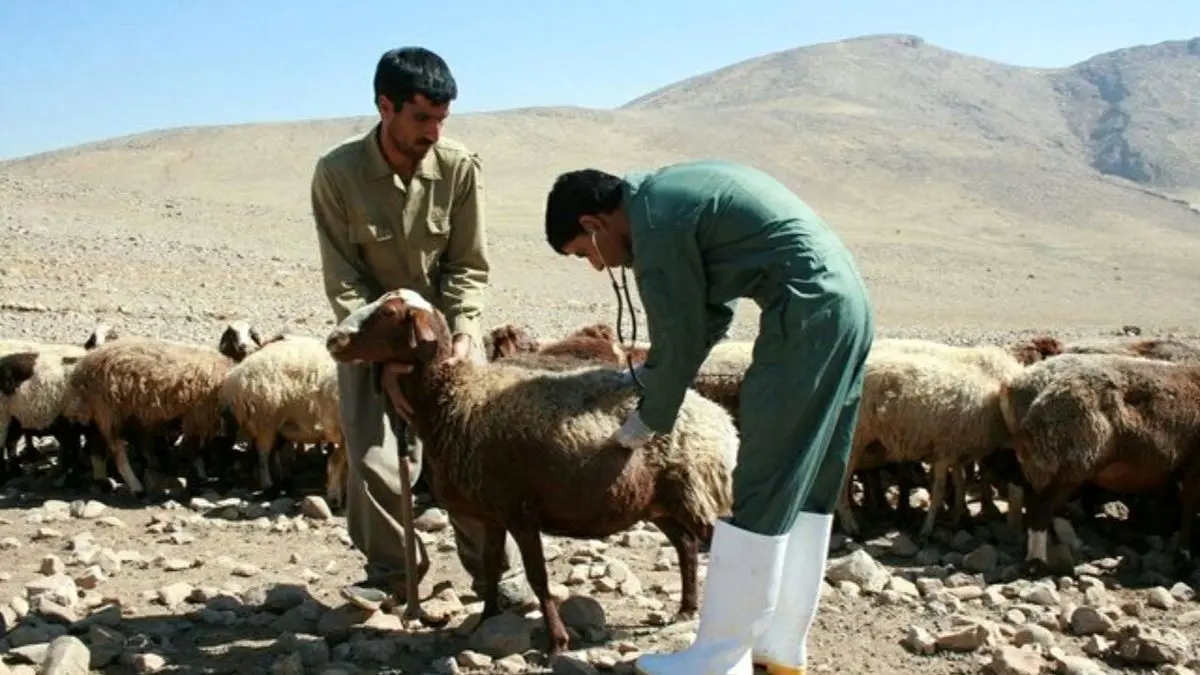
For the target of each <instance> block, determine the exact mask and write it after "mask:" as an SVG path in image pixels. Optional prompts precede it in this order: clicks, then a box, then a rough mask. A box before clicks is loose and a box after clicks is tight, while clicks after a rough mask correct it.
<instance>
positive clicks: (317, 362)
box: [221, 336, 341, 442]
mask: <svg viewBox="0 0 1200 675" xmlns="http://www.w3.org/2000/svg"><path fill="white" fill-rule="evenodd" d="M221 402H222V405H226V406H228V407H229V408H230V410H231V411H232V412H233V414H234V417H235V418H236V419H237V421H238V424H239V425H241V426H242V427H243V428H244V429H246V430H247V431H248V432H249V433H250V434H251V435H257V434H260V433H265V432H272V433H273V432H275V431H280V432H282V433H284V435H285V436H286V437H287V438H289V440H295V441H300V442H317V441H318V440H324V437H325V434H322V433H318V432H319V431H321V430H322V429H324V430H325V431H327V432H328V433H330V434H338V433H340V426H341V425H340V422H339V421H338V389H337V363H336V362H335V361H334V360H333V359H332V358H331V357H330V356H329V353H328V352H327V351H326V350H325V347H324V345H322V344H321V343H320V342H319V341H318V340H316V339H314V338H310V337H302V336H296V337H292V338H289V339H288V340H284V341H281V342H278V343H275V344H272V345H271V347H270V349H260V350H258V351H256V352H254V353H253V354H251V355H250V356H248V357H246V358H245V359H244V360H243V361H242V362H241V363H239V364H237V365H235V366H233V367H232V368H230V370H229V373H228V375H227V376H226V377H225V381H224V383H223V384H222V386H221ZM331 427H332V428H331ZM318 436H319V437H320V438H318ZM314 438H316V439H317V440H311V441H309V440H308V439H314Z"/></svg>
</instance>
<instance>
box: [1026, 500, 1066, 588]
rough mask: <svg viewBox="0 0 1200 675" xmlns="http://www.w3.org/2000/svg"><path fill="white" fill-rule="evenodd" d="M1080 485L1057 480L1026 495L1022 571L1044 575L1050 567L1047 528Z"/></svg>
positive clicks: (1033, 574) (1048, 529) (1034, 574)
mask: <svg viewBox="0 0 1200 675" xmlns="http://www.w3.org/2000/svg"><path fill="white" fill-rule="evenodd" d="M1078 488H1079V484H1078V483H1073V482H1068V481H1065V480H1062V479H1056V480H1053V481H1051V482H1050V484H1049V485H1047V486H1046V487H1045V488H1044V489H1042V490H1039V491H1037V492H1035V493H1033V494H1032V495H1030V497H1029V500H1028V502H1029V516H1028V521H1029V522H1028V524H1027V527H1028V529H1027V535H1026V544H1025V563H1024V565H1023V568H1024V572H1025V573H1026V575H1028V576H1044V575H1045V574H1047V573H1049V571H1050V569H1049V566H1050V529H1051V527H1050V526H1051V523H1052V521H1053V520H1054V514H1055V513H1057V512H1058V511H1059V510H1060V509H1061V508H1062V507H1063V505H1065V504H1066V503H1067V500H1068V499H1069V498H1070V497H1071V495H1072V494H1073V493H1074V492H1075V491H1076V490H1077V489H1078Z"/></svg>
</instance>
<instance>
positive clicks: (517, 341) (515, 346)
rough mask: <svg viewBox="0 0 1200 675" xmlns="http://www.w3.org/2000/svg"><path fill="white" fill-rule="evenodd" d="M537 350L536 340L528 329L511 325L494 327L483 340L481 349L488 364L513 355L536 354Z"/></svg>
mask: <svg viewBox="0 0 1200 675" xmlns="http://www.w3.org/2000/svg"><path fill="white" fill-rule="evenodd" d="M537 348H538V343H537V339H536V338H535V337H534V336H533V333H532V332H531V331H530V330H529V329H527V328H522V327H520V326H516V325H513V324H511V323H506V324H504V325H502V326H496V327H495V328H493V329H492V330H491V331H489V332H488V334H487V335H485V336H484V338H483V349H484V352H485V356H486V357H487V360H488V361H489V362H490V361H495V360H497V359H502V358H504V357H507V356H512V355H513V354H525V353H532V352H536V351H537Z"/></svg>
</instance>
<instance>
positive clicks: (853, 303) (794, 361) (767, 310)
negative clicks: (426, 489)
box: [623, 161, 874, 675]
mask: <svg viewBox="0 0 1200 675" xmlns="http://www.w3.org/2000/svg"><path fill="white" fill-rule="evenodd" d="M624 181H625V185H624V186H623V189H624V190H625V192H624V194H623V204H624V205H625V211H626V213H627V215H628V218H629V230H630V237H631V239H632V248H633V252H632V253H633V255H632V258H633V260H632V263H631V265H632V267H633V272H634V276H635V278H636V280H637V284H638V290H639V292H640V295H641V298H642V305H643V307H644V308H645V311H646V317H647V321H648V323H649V329H650V330H649V332H650V351H649V354H648V356H647V360H646V362H645V363H644V364H643V366H642V367H641V368H640V369H638V378H639V379H640V380H641V382H642V384H643V387H644V389H643V392H642V400H641V403H640V406H639V415H640V417H641V421H642V423H643V424H644V425H645V426H646V427H649V429H650V430H652V431H655V432H659V433H662V432H666V431H668V430H669V429H670V428H671V427H672V426H673V425H674V423H675V418H676V415H677V413H678V411H679V408H680V405H681V404H682V400H683V396H684V392H685V390H686V389H687V387H688V386H689V384H690V383H691V381H692V380H693V378H694V377H695V375H696V373H697V371H698V370H699V367H700V365H701V363H702V362H703V361H704V359H705V358H706V357H707V356H708V354H709V351H710V350H711V348H712V346H713V345H714V344H715V343H716V342H717V341H719V340H720V339H722V338H723V337H724V336H725V334H726V333H727V331H728V328H729V325H730V322H731V321H732V319H733V315H734V308H735V307H736V303H737V301H738V299H739V298H744V297H748V298H752V299H753V300H754V301H755V303H756V304H758V306H759V307H760V308H761V310H762V312H761V318H760V321H759V333H758V337H757V339H756V340H755V345H754V351H753V358H752V363H751V365H750V367H749V369H748V370H747V372H746V374H745V377H744V379H743V383H742V389H741V407H740V411H739V412H740V435H741V445H740V449H739V452H738V465H737V467H736V469H735V470H734V472H733V498H734V502H733V515H732V519H731V522H730V523H727V524H726V523H723V522H721V521H719V522H718V525H719V526H723V525H732V526H733V528H736V529H730V528H727V529H724V530H723V529H720V528H718V530H715V531H714V540H713V548H712V559H711V562H710V566H709V575H708V581H707V582H706V588H705V596H706V597H705V601H704V607H705V609H704V612H705V613H704V614H702V616H701V626H700V630H699V632H698V634H697V640H696V644H695V645H694V646H693V647H692V648H691V649H690V650H689V655H686V656H685V655H682V654H675V655H666V656H663V655H658V656H651V657H643V658H642V659H641V660H639V669H641V670H642V672H645V673H650V674H653V675H657V674H658V673H668V672H671V673H674V672H691V673H695V674H698V675H700V674H702V673H706V672H710V671H711V672H713V673H726V672H729V673H734V672H737V673H740V672H748V671H745V670H744V669H747V668H750V655H749V649H750V647H751V645H750V644H743V647H745V652H744V653H740V652H736V649H737V648H736V647H732V648H731V647H730V645H731V644H734V643H735V642H742V643H744V642H746V641H747V640H749V641H751V642H753V641H754V640H758V641H759V642H758V643H757V645H756V646H755V661H758V662H765V663H783V662H787V661H791V662H793V663H791V664H788V666H787V667H786V668H783V669H782V670H772V671H771V672H780V673H802V672H804V670H803V666H804V664H803V663H802V662H803V660H804V658H805V656H804V651H803V650H804V647H803V640H804V635H805V634H806V633H807V630H808V627H809V625H810V623H811V615H812V613H815V607H816V596H817V593H818V591H819V584H820V580H821V578H823V573H824V569H823V566H824V555H825V550H826V546H827V542H828V535H829V526H830V524H831V523H832V515H830V514H832V513H833V510H834V506H835V504H836V502H837V498H838V495H839V492H840V491H841V490H842V487H843V483H844V480H845V477H846V471H847V465H848V462H849V454H850V446H851V440H852V437H853V435H854V429H855V425H856V424H857V420H858V410H859V403H860V400H861V390H862V381H863V372H864V369H865V362H866V358H867V353H868V351H869V350H870V347H871V344H872V339H873V333H874V319H873V313H872V309H871V305H870V301H869V299H868V296H867V291H866V288H865V285H864V282H863V280H862V278H861V276H860V274H859V270H858V269H857V266H856V264H855V262H854V260H853V259H852V257H851V255H850V253H849V252H848V250H847V249H846V247H845V246H844V244H843V243H842V241H841V240H840V239H839V237H838V236H837V235H836V234H835V233H834V232H833V230H832V229H830V227H829V226H828V225H827V224H826V223H825V222H824V221H823V220H822V219H821V218H820V217H819V216H818V215H817V214H816V213H815V212H814V211H813V210H812V209H810V208H809V207H808V206H807V205H806V204H805V203H804V202H803V201H802V200H801V199H800V198H799V197H797V196H796V195H795V194H794V193H793V192H792V191H791V190H789V189H788V188H787V187H786V186H784V185H783V184H781V183H779V182H778V181H776V180H775V179H774V178H772V177H771V176H769V175H767V174H766V173H763V172H761V171H759V170H757V169H754V168H751V167H746V166H741V165H738V164H733V163H729V162H722V161H695V162H684V163H680V164H674V165H670V166H666V167H663V168H660V169H658V170H657V171H653V172H648V173H635V174H629V175H627V176H625V177H624ZM802 513H803V514H815V515H814V516H812V517H811V518H810V520H814V521H815V522H816V523H817V524H816V525H815V526H814V525H811V524H810V525H807V526H806V527H807V528H808V531H806V532H805V533H802V534H800V535H796V536H793V537H792V539H793V540H794V539H796V538H798V537H803V538H805V539H806V541H804V542H799V541H797V542H796V545H795V546H794V547H792V549H791V550H789V549H788V546H787V542H786V541H785V539H786V537H787V535H788V534H789V533H792V532H793V526H796V527H797V529H802V528H801V523H798V522H797V521H798V518H799V517H800V515H801V514H802ZM718 532H721V533H722V534H720V536H721V537H724V538H725V539H724V541H725V543H724V544H723V545H722V547H721V550H718V543H717V537H718ZM726 532H730V533H731V534H725V533H726ZM752 535H757V537H754V536H752ZM735 537H743V538H744V539H745V540H744V541H738V542H737V543H733V542H734V538H735ZM756 541H773V542H775V544H773V545H775V546H776V548H775V549H774V552H767V551H765V550H764V549H762V548H761V546H762V545H760V544H756V543H755V542H756ZM755 546H760V548H758V549H756V548H755ZM815 547H820V549H821V551H820V557H819V561H814V560H813V559H812V556H813V555H814V554H813V553H806V552H805V551H811V550H812V549H814V548H815ZM739 549H740V550H739ZM754 551H763V552H757V553H756V552H754ZM785 554H786V557H787V558H788V560H786V561H785V560H783V559H782V558H783V557H784V556H785ZM738 556H742V557H743V558H749V557H757V558H759V559H762V560H763V561H764V562H762V563H747V561H745V560H744V559H743V560H741V561H730V560H729V559H730V558H736V557H738ZM771 556H776V557H777V558H780V559H779V560H776V561H775V563H773V564H774V565H775V568H774V569H763V570H756V569H754V567H753V564H761V565H765V566H769V565H771V564H772V563H770V562H769V561H766V559H767V558H770V557H771ZM804 556H807V557H808V558H807V559H802V558H803V557H804ZM719 557H720V558H721V559H720V560H718V558H719ZM793 558H795V560H794V561H793V560H792V559H793ZM818 563H819V565H820V567H821V569H820V570H816V569H811V568H814V567H815V566H817V565H818ZM789 566H790V568H791V569H785V568H787V567H789ZM726 567H728V570H727V571H725V570H726ZM797 568H805V569H804V570H801V571H797ZM718 570H720V571H719V574H718ZM719 575H723V576H724V580H723V581H720V580H718V578H715V577H717V576H719ZM771 575H777V576H782V575H786V577H787V579H788V582H787V585H782V584H781V582H780V581H779V579H778V578H776V579H775V580H774V581H770V580H769V579H768V580H764V581H762V582H760V583H762V584H763V587H762V588H761V589H759V590H757V591H755V590H749V586H747V585H746V584H753V583H755V582H754V581H752V580H748V579H747V578H748V577H749V578H750V579H753V578H754V577H756V576H757V577H759V578H764V579H765V578H767V577H770V576H771ZM798 575H799V576H800V577H805V575H807V577H805V578H806V579H807V581H805V580H804V579H801V578H797V576H798ZM714 584H733V585H731V586H728V587H727V589H726V590H725V591H722V590H720V589H719V588H717V586H714ZM793 587H794V588H793ZM780 589H782V590H780ZM796 589H800V590H796ZM756 593H758V594H759V595H760V596H761V597H760V598H759V599H758V600H757V601H756V600H754V597H755V594H756ZM780 593H782V594H783V595H782V597H781V596H780ZM795 593H803V594H806V595H810V596H812V597H811V600H810V599H808V598H800V597H792V596H793V595H794V594H795ZM714 594H723V595H721V597H719V598H718V597H715V595H714ZM739 596H740V597H739ZM776 601H778V602H779V603H780V605H779V608H780V612H779V614H780V615H781V616H782V615H787V614H789V612H790V613H791V614H793V615H794V616H790V617H788V618H787V619H786V620H785V625H783V626H782V627H780V628H778V629H776V630H775V633H777V634H778V635H777V636H775V637H770V638H764V632H763V631H764V630H766V628H765V627H764V626H761V625H759V624H762V623H763V622H762V621H758V622H757V623H756V621H757V619H756V617H755V612H758V613H759V614H760V616H761V615H762V614H763V613H767V614H771V613H772V612H773V611H774V609H775V603H776ZM755 602H758V605H759V606H757V607H756V606H755V605H754V603H755ZM806 603H807V604H806ZM738 605H740V606H741V608H740V609H738V608H737V606H738ZM785 605H789V606H791V605H795V607H791V608H790V609H784V606H785ZM714 612H716V613H724V614H725V615H726V616H725V618H721V619H717V618H713V613H714ZM803 612H808V613H807V614H803V615H801V613H803ZM739 614H740V616H737V615H739ZM705 615H707V616H708V618H707V619H706V616H705ZM778 618H779V617H777V619H778ZM706 621H707V622H708V626H707V633H706V627H705V622H706ZM722 621H725V622H730V626H729V628H728V629H722V628H719V627H717V626H718V624H720V623H721V622H722ZM776 623H778V621H776ZM756 625H758V627H757V628H755V627H754V626H756ZM722 630H728V631H733V633H737V634H738V635H740V636H741V637H740V638H737V639H736V640H735V639H734V638H731V637H729V636H728V635H724V636H722V637H719V638H712V637H711V634H712V633H713V632H714V631H717V632H718V633H719V632H720V631H722ZM739 631H742V632H739ZM746 631H749V632H746ZM768 632H769V631H768ZM789 632H790V635H789V634H788V633H789ZM763 639H767V640H768V641H773V642H774V643H775V644H776V645H777V646H776V647H761V644H762V640H763ZM706 640H708V641H709V642H712V643H713V644H720V645H723V646H721V647H720V648H719V649H718V648H717V647H701V643H705V641H706ZM796 640H800V642H801V644H800V645H799V647H793V646H791V645H792V644H793V643H794V642H795V641H796ZM781 641H782V644H784V645H785V646H784V647H782V648H781V647H778V644H780V643H781ZM705 644H707V643H705ZM706 649H707V650H709V651H708V652H705V650H706ZM713 649H718V651H720V652H722V654H721V655H719V656H714V655H713V652H712V650H713ZM730 649H734V651H730ZM781 650H782V651H783V652H788V651H789V650H790V651H796V650H798V652H799V653H798V655H796V654H789V655H784V656H780V655H779V654H778V652H780V651H781ZM760 652H765V655H763V656H761V657H760ZM673 658H674V659H676V661H678V663H676V664H672V663H671V662H670V660H671V659H673ZM656 659H658V661H655V660H656ZM680 659H682V661H680ZM797 662H798V663H797ZM722 664H724V665H722ZM735 664H736V666H735Z"/></svg>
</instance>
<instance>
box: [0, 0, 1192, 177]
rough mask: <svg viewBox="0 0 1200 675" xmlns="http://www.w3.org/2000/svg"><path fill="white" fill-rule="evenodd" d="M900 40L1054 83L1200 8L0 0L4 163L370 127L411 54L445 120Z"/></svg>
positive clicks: (601, 103) (652, 0) (1015, 0)
mask: <svg viewBox="0 0 1200 675" xmlns="http://www.w3.org/2000/svg"><path fill="white" fill-rule="evenodd" d="M870 33H912V34H916V35H920V36H921V37H924V38H925V39H926V40H928V41H929V42H932V43H934V44H937V45H939V46H942V47H946V48H949V49H954V50H957V51H962V52H967V53H969V54H974V55H978V56H984V57H987V58H992V59H996V60H1000V61H1004V62H1008V63H1015V64H1020V65H1036V66H1061V65H1067V64H1070V63H1074V62H1076V61H1079V60H1082V59H1084V58H1086V57H1088V56H1090V55H1092V54H1095V53H1097V52H1102V51H1108V50H1111V49H1115V48H1119V47H1123V46H1129V45H1132V44H1145V43H1154V42H1160V41H1163V40H1170V39H1185V38H1191V37H1196V36H1198V35H1200V2H1197V1H1196V0H1135V1H1132V2H1131V1H1130V0H1086V1H1085V0H1037V1H1035V0H1005V1H991V0H988V1H983V0H977V1H975V2H971V0H962V1H961V2H950V1H948V0H893V1H891V2H888V1H887V0H844V1H842V2H828V3H818V2H812V1H810V2H802V1H797V0H744V2H741V3H738V2H731V1H729V0H723V1H721V2H718V1H717V0H693V1H691V2H685V1H684V0H643V1H642V2H634V1H632V0H607V1H603V0H602V1H600V2H582V1H579V0H576V1H572V0H523V1H521V0H518V1H517V2H511V3H504V2H487V1H486V0H457V1H456V0H443V1H442V2H406V1H403V0H355V1H353V2H352V1H351V0H347V2H345V3H344V4H343V3H341V2H333V1H331V0H290V1H289V0H140V1H138V0H0V159H4V158H11V157H16V156H22V155H27V154H31V153H35V152H42V151H45V150H50V149H54V148H58V147H63V146H69V145H75V144H78V143H84V142H88V141H92V140H99V139H103V138H109V137H113V136H121V135H125V134H131V133H137V132H141V131H149V130H152V129H160V128H165V127H178V126H190V125H198V124H228V123H237V122H260V121H280V120H289V119H304V118H313V117H339V116H349V115H364V114H374V110H373V108H372V105H371V98H372V96H371V76H372V72H373V69H374V66H375V61H376V59H377V58H378V57H379V54H380V53H381V52H383V51H384V50H385V49H388V48H390V47H393V46H399V45H405V44H422V45H425V46H427V47H429V48H431V49H434V50H435V51H437V52H439V53H441V54H442V55H443V56H444V57H445V58H446V59H447V60H448V61H449V63H450V66H451V68H452V69H453V71H454V74H455V76H456V78H457V79H458V82H459V88H460V98H459V100H458V102H457V103H456V104H455V107H454V112H473V111H481V110H495V109H502V108H514V107H525V106H538V105H579V106H589V107H615V106H618V105H621V104H622V103H625V102H626V101H629V100H630V99H633V98H635V97H637V96H640V95H641V94H644V93H646V92H648V91H650V90H652V89H655V88H657V87H660V86H663V85H666V84H669V83H671V82H674V81H677V80H680V79H683V78H685V77H689V76H692V75H697V74H700V73H702V72H705V71H709V70H713V69H715V68H719V67H721V66H725V65H729V64H732V63H734V62H736V61H740V60H743V59H746V58H750V57H753V56H757V55H760V54H764V53H767V52H773V51H778V50H782V49H789V48H792V47H798V46H802V45H806V44H812V43H815V42H826V41H830V40H837V39H841V38H847V37H854V36H858V35H864V34H870Z"/></svg>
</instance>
